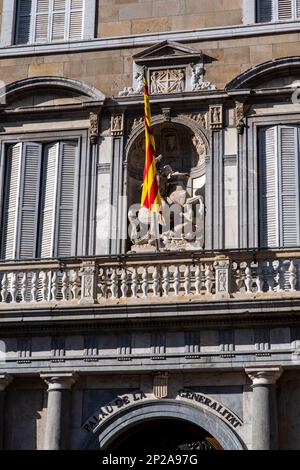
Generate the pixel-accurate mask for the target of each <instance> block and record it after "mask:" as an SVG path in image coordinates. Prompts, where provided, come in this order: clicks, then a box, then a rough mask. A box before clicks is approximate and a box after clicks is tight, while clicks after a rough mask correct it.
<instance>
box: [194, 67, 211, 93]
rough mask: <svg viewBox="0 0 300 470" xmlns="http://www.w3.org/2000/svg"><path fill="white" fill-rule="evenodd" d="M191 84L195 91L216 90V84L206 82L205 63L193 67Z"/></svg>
mask: <svg viewBox="0 0 300 470" xmlns="http://www.w3.org/2000/svg"><path fill="white" fill-rule="evenodd" d="M191 82H192V90H193V91H201V90H216V86H215V85H214V84H212V83H211V82H207V81H205V80H204V65H203V63H200V64H196V65H194V66H192V76H191Z"/></svg>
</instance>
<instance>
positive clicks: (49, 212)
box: [40, 143, 59, 258]
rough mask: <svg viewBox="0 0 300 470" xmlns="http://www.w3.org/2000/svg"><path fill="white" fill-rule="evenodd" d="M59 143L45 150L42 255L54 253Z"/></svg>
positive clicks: (48, 256) (50, 256) (46, 256)
mask: <svg viewBox="0 0 300 470" xmlns="http://www.w3.org/2000/svg"><path fill="white" fill-rule="evenodd" d="M58 160H59V144H58V143H56V144H50V145H47V146H46V148H45V152H44V165H43V167H44V168H43V173H44V175H43V191H42V202H41V230H40V234H41V235H40V257H41V258H52V257H53V255H54V228H55V212H56V196H57V194H56V193H57V174H58Z"/></svg>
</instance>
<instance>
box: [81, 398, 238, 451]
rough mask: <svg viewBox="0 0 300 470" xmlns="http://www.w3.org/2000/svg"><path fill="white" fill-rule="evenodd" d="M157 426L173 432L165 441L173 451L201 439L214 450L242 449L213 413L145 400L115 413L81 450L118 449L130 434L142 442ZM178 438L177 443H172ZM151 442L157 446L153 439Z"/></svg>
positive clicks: (234, 434) (183, 404) (171, 402)
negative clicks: (177, 447)
mask: <svg viewBox="0 0 300 470" xmlns="http://www.w3.org/2000/svg"><path fill="white" fill-rule="evenodd" d="M157 426H159V427H160V429H161V431H163V432H166V430H167V431H168V432H169V433H170V432H171V430H174V431H172V432H173V433H174V434H173V440H172V441H169V442H170V444H171V445H172V448H173V449H176V445H178V444H179V446H180V445H183V446H184V445H185V444H186V445H188V444H189V442H190V440H191V441H193V442H196V443H197V442H202V441H203V439H204V440H206V441H207V442H209V443H210V445H212V446H213V447H214V448H218V449H224V450H243V449H246V446H245V444H244V443H243V442H242V440H241V438H240V436H239V435H238V434H237V432H236V430H235V429H233V428H232V427H231V426H230V425H228V424H227V423H226V422H225V421H224V420H223V419H221V418H219V417H218V416H217V415H216V414H215V413H212V412H210V411H209V410H207V409H206V408H203V407H201V406H198V405H194V404H190V403H187V402H185V401H184V400H178V399H176V400H173V399H163V400H157V399H156V400H146V401H144V402H143V403H140V402H137V404H136V405H132V406H130V407H128V408H126V409H120V410H118V412H117V413H116V414H114V415H111V417H110V418H109V419H107V420H106V421H105V422H104V423H103V424H101V425H100V426H99V427H98V428H97V429H96V430H95V433H94V435H92V436H91V435H90V436H89V437H88V439H87V440H86V441H85V443H82V448H84V449H91V450H92V449H95V450H96V449H101V450H107V449H111V450H112V449H115V448H116V447H114V446H117V445H118V446H120V447H119V449H121V446H123V445H124V444H125V441H126V439H127V438H128V439H130V438H132V437H134V435H135V436H138V438H139V439H140V437H141V436H144V439H145V438H146V437H147V435H148V436H149V434H150V435H153V434H154V433H155V434H156V436H157V437H158V436H159V435H161V432H158V431H157ZM155 427H156V430H155ZM138 433H139V434H138ZM178 436H179V440H178V441H177V442H176V439H178ZM181 436H182V437H181ZM185 436H187V439H186V438H185ZM195 439H196V440H195ZM194 440H195V441H194ZM144 442H145V441H144ZM152 442H153V443H154V444H156V443H157V441H155V440H154V441H152ZM193 442H192V443H193ZM127 443H128V445H129V444H130V445H134V450H135V451H137V443H136V442H135V443H134V439H133V440H131V442H130V441H129V440H128V441H127ZM149 445H150V444H149ZM151 445H153V444H152V443H151ZM168 445H169V444H168ZM155 450H157V447H156V448H155ZM183 450H184V449H183Z"/></svg>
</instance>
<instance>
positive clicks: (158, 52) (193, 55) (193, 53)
mask: <svg viewBox="0 0 300 470" xmlns="http://www.w3.org/2000/svg"><path fill="white" fill-rule="evenodd" d="M202 57H203V54H202V51H199V50H197V49H193V48H192V47H189V46H184V45H182V44H179V43H178V42H172V41H163V42H160V43H159V44H155V45H154V46H151V47H148V48H147V49H145V50H144V51H142V52H139V53H138V54H136V55H135V56H134V57H133V60H134V62H135V63H136V64H138V65H146V64H152V63H156V62H159V61H164V62H166V63H168V61H170V62H171V61H172V62H173V63H174V60H176V61H179V62H180V63H182V64H184V63H191V62H197V61H199V60H200V59H202Z"/></svg>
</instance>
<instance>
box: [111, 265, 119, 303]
mask: <svg viewBox="0 0 300 470" xmlns="http://www.w3.org/2000/svg"><path fill="white" fill-rule="evenodd" d="M110 292H111V298H112V299H116V298H117V293H118V280H117V273H116V269H115V268H113V269H112V273H111V276H110Z"/></svg>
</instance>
